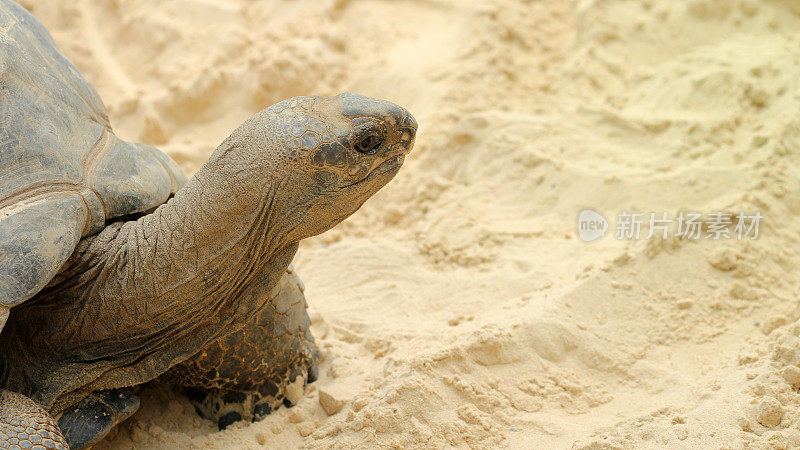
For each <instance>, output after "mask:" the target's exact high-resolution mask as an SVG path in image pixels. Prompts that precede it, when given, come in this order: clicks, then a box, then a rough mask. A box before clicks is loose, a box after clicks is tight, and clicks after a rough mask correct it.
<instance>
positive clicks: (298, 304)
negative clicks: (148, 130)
mask: <svg viewBox="0 0 800 450" xmlns="http://www.w3.org/2000/svg"><path fill="white" fill-rule="evenodd" d="M416 128H417V124H416V121H415V120H414V118H413V116H411V114H409V113H408V111H406V110H405V109H403V108H401V107H399V106H397V105H395V104H393V103H390V102H387V101H383V100H377V99H372V98H369V97H364V96H360V95H356V94H340V95H338V96H335V97H296V98H293V99H289V100H286V101H283V102H280V103H278V104H275V105H273V106H271V107H269V108H266V109H264V110H262V111H261V112H259V113H257V114H255V115H254V116H253V117H251V118H250V119H248V120H247V121H245V122H244V123H243V124H242V125H241V126H239V127H238V128H237V129H236V130H234V132H233V133H232V134H231V135H230V136H229V137H228V138H227V139H226V140H225V141H223V142H222V143H221V144H220V145H219V147H218V148H217V149H216V150H215V151H214V152H213V153H212V155H211V157H210V158H209V160H208V161H207V162H206V163H205V164H204V165H203V166H202V167H201V168H200V169H199V170H198V172H197V173H196V174H195V176H194V177H193V178H192V179H191V180H187V179H186V177H185V176H184V175H183V173H182V172H181V170H180V169H179V167H178V166H177V165H176V164H175V163H174V161H172V160H171V159H170V158H169V157H168V156H166V155H165V154H164V153H161V152H160V151H158V150H156V149H154V148H152V147H149V146H147V145H143V144H133V143H127V142H125V141H122V140H120V139H119V138H117V137H116V136H115V135H114V133H113V131H112V129H111V127H110V124H109V121H108V117H107V114H106V112H105V108H104V107H103V104H102V102H101V101H100V99H99V97H98V95H97V93H96V92H95V91H94V89H93V88H92V87H91V85H89V83H88V82H87V81H86V80H85V79H84V78H83V77H82V76H81V75H80V73H79V72H78V71H77V69H76V68H75V67H74V66H73V65H72V64H71V63H70V62H69V61H68V60H67V59H66V58H65V57H64V56H63V55H62V54H61V52H60V51H59V50H58V48H57V47H56V45H55V43H54V42H53V40H52V38H51V37H50V35H49V34H48V33H47V31H46V30H45V28H44V27H43V26H42V25H41V24H40V23H39V22H38V21H37V20H36V19H35V18H34V17H33V16H31V15H30V14H29V13H28V12H27V11H26V10H25V9H23V8H22V7H20V6H19V5H17V4H15V3H13V2H11V1H9V0H0V448H7V447H14V446H21V447H23V446H24V447H27V446H28V445H29V444H30V445H31V446H34V447H37V448H65V446H67V445H69V446H70V447H72V448H82V447H86V446H90V445H93V444H94V443H96V442H98V441H99V440H100V439H102V438H103V436H105V434H107V433H108V432H109V431H110V430H111V428H112V427H114V426H115V425H117V424H118V423H120V422H121V421H123V420H125V419H126V418H128V417H129V416H130V415H132V414H133V413H134V412H135V411H136V410H137V409H138V406H139V401H138V398H137V397H136V395H135V389H134V387H135V386H137V385H139V384H142V383H145V382H147V381H150V380H154V379H157V378H159V379H162V380H166V381H168V382H170V383H173V384H175V385H178V386H181V387H183V389H185V390H186V392H187V393H188V394H189V396H190V399H191V400H192V401H193V402H194V403H195V406H196V408H197V411H198V413H200V414H201V415H203V416H204V417H208V418H211V419H214V420H217V421H218V423H219V425H220V427H221V428H223V427H224V426H226V425H227V424H230V423H232V422H234V421H236V420H258V419H259V418H261V417H263V416H264V415H265V414H268V413H269V412H270V411H271V410H272V409H274V408H276V407H278V406H279V405H280V404H281V402H285V403H291V400H292V399H288V401H287V399H286V398H285V397H288V394H287V392H288V389H289V387H290V386H292V385H296V384H298V383H300V384H302V383H305V382H306V381H313V380H314V379H315V378H316V377H317V369H316V362H317V350H316V347H315V345H314V341H313V337H312V336H311V333H310V330H309V328H310V323H309V319H308V315H307V312H306V307H307V304H306V300H305V296H304V294H303V288H302V283H301V282H300V280H299V278H298V277H297V275H296V274H295V273H294V271H293V269H292V268H291V266H290V263H291V261H292V259H293V258H294V255H295V252H296V251H297V248H298V243H299V241H300V240H302V239H305V238H307V237H310V236H314V235H317V234H319V233H322V232H324V231H326V230H328V229H330V228H331V227H333V226H335V225H336V224H338V223H339V222H341V221H342V220H344V219H345V218H346V217H348V216H349V215H351V214H353V213H354V212H355V211H356V210H358V209H359V208H360V206H361V205H362V204H363V203H364V202H365V201H366V200H367V199H368V198H369V197H370V196H372V195H373V194H374V193H375V192H377V191H378V190H379V189H381V188H382V187H383V186H384V185H385V184H386V183H388V182H389V180H391V179H392V178H393V177H394V175H395V174H396V173H397V172H398V171H399V169H400V167H401V166H402V164H403V161H404V157H405V155H406V154H407V153H408V152H409V151H410V150H411V148H412V147H413V143H414V136H415V133H416ZM34 441H35V442H34Z"/></svg>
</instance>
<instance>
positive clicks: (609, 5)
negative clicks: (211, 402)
mask: <svg viewBox="0 0 800 450" xmlns="http://www.w3.org/2000/svg"><path fill="white" fill-rule="evenodd" d="M25 4H26V5H27V6H28V7H30V9H31V10H32V11H33V13H34V14H35V15H37V16H38V17H39V18H40V19H41V20H42V21H43V22H44V23H45V25H47V26H48V28H49V29H50V30H51V32H52V33H53V35H54V37H55V39H56V41H57V42H58V43H59V45H60V46H61V47H62V49H63V50H64V52H65V53H66V54H67V55H68V56H69V57H70V58H71V59H72V60H73V61H74V62H75V63H76V64H77V65H78V67H79V68H80V69H81V70H82V71H83V72H84V74H85V75H86V76H87V77H88V78H89V79H90V80H91V81H92V83H93V84H94V85H95V87H96V88H97V89H98V91H99V92H100V94H101V96H102V98H103V99H104V101H105V102H106V105H107V106H108V109H109V111H110V115H111V119H112V124H114V126H115V129H116V130H117V133H118V134H119V135H120V136H122V137H123V138H127V139H131V140H141V141H144V142H147V143H150V144H153V145H157V146H159V147H160V148H162V149H164V150H165V151H167V152H168V153H169V154H170V155H172V156H173V157H174V158H175V159H176V160H177V161H178V162H179V163H180V164H181V165H182V166H183V168H184V169H185V170H186V171H187V172H188V173H192V172H194V171H195V170H196V169H197V168H198V167H199V165H200V164H202V162H203V161H204V160H205V158H206V157H207V156H208V155H209V154H210V152H211V151H212V150H213V149H214V147H215V146H216V145H217V144H218V143H219V142H220V141H221V140H222V139H223V138H225V137H226V136H227V135H228V133H229V132H230V131H231V130H233V128H235V127H236V126H237V125H238V124H239V123H240V122H242V121H243V120H244V119H245V118H247V117H248V116H250V115H251V114H252V113H254V112H256V111H258V110H259V109H261V108H263V107H265V106H267V105H269V104H271V103H274V102H276V101H278V100H281V99H284V98H287V97H291V96H294V95H301V94H312V93H313V94H335V93H338V92H341V91H354V92H359V93H363V94H367V95H372V96H377V97H383V98H387V99H390V100H393V101H395V102H397V103H399V104H402V105H404V106H406V107H407V108H408V109H409V110H411V111H412V112H413V113H414V114H415V115H416V117H417V119H418V121H419V123H420V131H419V135H418V140H417V146H416V148H415V150H414V152H413V153H412V154H411V155H410V158H409V159H408V160H407V164H406V167H404V169H403V170H402V171H401V172H400V174H399V175H398V176H397V177H396V179H395V180H394V181H393V182H392V183H391V184H390V185H389V186H388V187H386V188H385V189H384V190H383V191H381V192H380V193H379V194H378V195H376V196H375V197H374V198H373V199H371V200H370V201H369V202H368V203H367V204H366V205H365V206H364V207H363V208H362V210H361V211H359V212H358V213H357V214H356V215H355V216H353V217H352V218H350V219H349V220H347V221H346V222H345V223H344V224H342V225H341V226H339V227H337V228H336V229H335V230H332V231H331V232H328V233H326V234H325V235H323V236H320V237H318V238H315V239H312V240H309V241H307V242H304V243H303V245H302V247H301V250H300V252H299V254H298V257H297V258H296V260H295V266H296V268H297V270H298V272H299V273H300V274H301V276H302V277H303V279H304V281H305V283H306V286H307V291H306V294H307V296H308V298H309V302H310V304H311V313H312V317H313V323H314V325H313V327H314V331H315V334H316V336H317V338H318V342H319V344H320V348H321V349H322V352H323V355H324V362H323V363H322V365H321V378H320V380H319V381H318V382H317V383H315V384H314V385H312V387H310V388H309V389H308V391H307V395H306V398H305V399H304V400H303V401H302V402H301V403H300V404H299V405H298V406H296V407H295V408H292V409H286V408H282V409H281V410H279V411H277V412H275V413H274V414H273V415H271V416H270V417H268V418H267V419H265V420H264V421H262V422H259V423H253V424H239V425H237V426H235V427H233V428H232V429H229V430H226V431H224V432H217V431H216V430H215V427H214V425H213V424H212V423H210V422H207V421H203V420H201V419H199V418H198V417H197V416H196V415H195V414H194V412H193V411H192V409H191V406H190V405H189V403H188V402H187V401H186V400H185V399H183V398H182V397H180V396H178V395H176V394H173V393H170V392H167V391H166V390H164V389H162V388H160V387H158V386H151V387H148V388H146V389H145V391H144V393H143V406H142V408H141V410H140V411H139V412H138V413H137V414H136V415H135V416H134V418H133V419H131V420H130V421H129V422H128V423H126V424H125V425H124V426H122V427H121V428H120V429H119V430H118V431H117V432H115V433H114V435H113V436H111V437H110V438H109V439H108V440H106V441H105V442H103V443H102V444H101V446H100V447H102V448H133V447H135V448H200V447H202V448H259V447H262V446H267V447H284V448H285V447H295V446H306V447H332V448H333V447H335V448H342V447H360V446H374V445H376V444H380V445H382V446H396V447H445V446H457V447H487V446H503V447H523V446H525V447H532V446H536V447H541V448H570V447H573V448H581V449H589V448H633V447H637V448H642V447H644V448H647V447H660V446H669V447H678V448H681V447H683V448H694V447H704V448H742V447H745V446H755V447H763V448H768V447H770V448H772V447H781V446H786V447H790V446H798V445H800V395H799V394H798V389H797V388H798V386H800V369H799V368H798V364H799V363H800V345H799V344H800V338H799V337H798V335H800V322H797V319H798V317H800V311H799V310H798V308H797V305H798V293H800V289H799V288H798V284H797V282H796V280H797V277H798V266H800V254H798V251H797V250H798V245H799V242H798V241H799V240H800V232H798V230H800V216H798V215H797V213H798V211H800V173H798V162H800V150H798V148H799V144H800V113H799V112H800V6H798V3H797V2H796V1H794V0H783V1H781V0H771V1H769V0H763V1H755V0H692V1H674V0H627V1H626V0H582V1H562V0H549V1H545V0H528V1H512V0H497V1H477V2H467V1H460V0H439V1H437V0H428V1H424V0H416V1H415V0H408V1H386V0H364V1H357V0H353V1H348V0H323V1H320V0H300V1H291V2H290V1H287V0H259V1H252V2H251V1H229V2H221V1H211V0H175V1H155V0H143V1H135V2H130V1H122V0H114V1H111V0H109V1H97V2H90V1H75V2H57V1H54V0H49V1H45V0H41V1H38V0H37V1H34V0H28V1H26V3H25ZM584 208H592V209H594V210H596V211H598V212H600V213H602V214H603V215H605V216H606V217H607V218H608V219H609V221H610V222H611V229H610V230H609V233H608V234H609V235H608V236H606V237H605V238H603V239H600V240H598V241H596V242H593V243H590V244H587V243H585V242H583V241H582V240H581V239H579V238H578V233H577V225H576V223H577V217H578V213H579V212H580V211H581V210H582V209H584ZM621 211H638V212H643V213H650V212H657V213H659V214H660V213H661V212H662V211H663V212H667V213H668V214H669V216H670V217H675V216H676V215H677V213H678V212H679V211H696V212H700V213H703V214H707V213H713V212H716V211H728V212H734V213H735V212H739V211H746V212H755V211H759V212H760V213H761V214H762V215H763V216H764V219H763V220H762V222H761V226H760V235H759V238H758V239H757V240H749V239H747V240H741V241H740V240H738V239H735V238H734V239H723V240H711V239H700V240H681V239H677V238H675V237H668V238H667V239H660V238H658V239H657V238H652V239H644V237H642V238H641V239H639V240H618V239H615V238H614V236H613V234H614V231H615V230H614V223H615V219H616V216H617V214H618V213H619V212H621ZM706 225H708V223H706ZM646 228H647V227H646V226H645V227H644V228H643V234H642V236H644V235H645V234H646ZM320 392H325V393H326V394H327V395H329V396H332V397H333V398H335V399H337V400H340V401H343V402H345V404H344V407H343V409H342V410H341V411H340V412H338V413H336V414H333V415H331V416H328V415H327V414H326V413H325V411H324V410H323V409H322V408H321V406H320V403H319V395H320Z"/></svg>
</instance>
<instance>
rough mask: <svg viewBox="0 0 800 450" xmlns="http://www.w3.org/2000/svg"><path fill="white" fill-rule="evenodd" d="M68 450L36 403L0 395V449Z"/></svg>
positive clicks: (54, 423) (15, 394)
mask: <svg viewBox="0 0 800 450" xmlns="http://www.w3.org/2000/svg"><path fill="white" fill-rule="evenodd" d="M12 448H19V449H22V448H31V449H59V450H68V447H67V441H66V440H65V439H64V436H62V435H61V431H59V429H58V425H56V422H55V420H53V418H52V417H50V415H48V414H47V412H45V410H44V409H42V407H41V406H39V405H37V404H36V402H34V401H33V400H31V399H29V398H28V397H25V396H24V395H21V394H17V393H15V392H10V391H0V449H12Z"/></svg>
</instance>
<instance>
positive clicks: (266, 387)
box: [163, 265, 318, 430]
mask: <svg viewBox="0 0 800 450" xmlns="http://www.w3.org/2000/svg"><path fill="white" fill-rule="evenodd" d="M258 288H261V287H260V286H259V283H254V284H253V285H251V289H258ZM263 296H264V297H265V298H268V300H267V301H265V303H264V306H263V307H262V309H261V310H259V312H258V313H257V314H256V315H255V316H254V317H253V319H252V320H251V321H250V323H249V324H248V325H247V326H245V327H244V328H243V329H242V330H240V331H237V332H234V333H230V334H228V335H226V336H224V337H222V338H220V339H218V340H216V341H214V342H212V343H210V344H209V345H207V346H206V347H205V348H203V349H202V350H201V351H200V352H199V353H198V354H196V355H194V356H193V357H191V358H189V359H188V360H187V361H185V362H183V363H181V364H179V365H176V366H173V367H172V368H171V369H170V370H169V371H168V372H167V373H166V374H164V376H163V378H164V379H166V380H167V381H168V382H170V383H173V384H176V385H179V386H182V387H184V388H185V391H186V393H187V395H188V396H189V399H190V400H191V401H192V403H193V404H194V406H195V410H196V411H197V412H198V414H200V416H202V417H204V418H207V419H211V420H214V421H216V422H217V423H218V425H219V428H220V429H221V430H222V429H225V427H227V426H228V425H230V424H232V423H235V422H238V421H239V420H247V421H257V420H261V419H263V418H264V416H266V415H267V414H269V413H270V412H272V411H273V410H275V409H277V408H278V407H280V405H281V404H282V403H283V404H286V405H287V406H292V405H293V403H294V402H296V401H297V400H298V399H297V398H296V396H297V395H298V392H300V393H302V387H303V386H304V385H305V383H307V382H308V383H311V382H313V381H315V380H316V379H317V371H318V369H317V360H318V354H317V347H316V345H315V344H314V337H313V336H312V335H311V330H310V326H311V322H310V320H309V317H308V312H307V307H308V305H307V303H306V299H305V295H304V294H303V284H302V282H301V281H300V279H299V278H298V277H297V275H296V274H295V273H294V270H293V268H292V266H291V265H290V266H289V268H288V269H287V270H286V273H284V275H283V277H282V278H281V280H280V282H279V283H278V285H277V286H275V287H274V288H273V289H272V291H271V292H264V293H263Z"/></svg>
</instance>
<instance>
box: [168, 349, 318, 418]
mask: <svg viewBox="0 0 800 450" xmlns="http://www.w3.org/2000/svg"><path fill="white" fill-rule="evenodd" d="M318 372H319V369H318V368H317V365H316V364H314V365H312V366H311V367H309V368H301V369H295V370H292V371H287V373H286V375H285V376H284V377H282V378H281V379H278V380H274V381H268V382H266V383H264V384H262V385H261V386H259V387H258V388H257V389H254V390H249V391H239V390H229V389H202V388H196V387H189V388H185V389H184V392H185V393H186V395H187V397H188V398H189V400H190V401H191V402H192V404H193V405H194V409H195V411H197V414H199V415H200V417H202V418H204V419H208V420H213V421H215V422H217V425H218V426H219V429H220V431H222V430H224V429H226V428H227V427H229V426H230V425H232V424H234V423H236V422H239V421H242V420H244V421H248V422H258V421H260V420H262V419H263V418H264V417H266V416H268V415H269V414H271V413H272V411H275V410H276V409H278V408H280V407H281V405H284V406H286V407H288V408H291V407H292V406H294V405H296V404H297V403H298V402H299V401H300V400H301V399H302V398H303V395H304V391H305V390H304V388H305V386H306V385H307V384H308V383H313V382H314V381H316V379H317V378H316V377H317V374H318Z"/></svg>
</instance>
